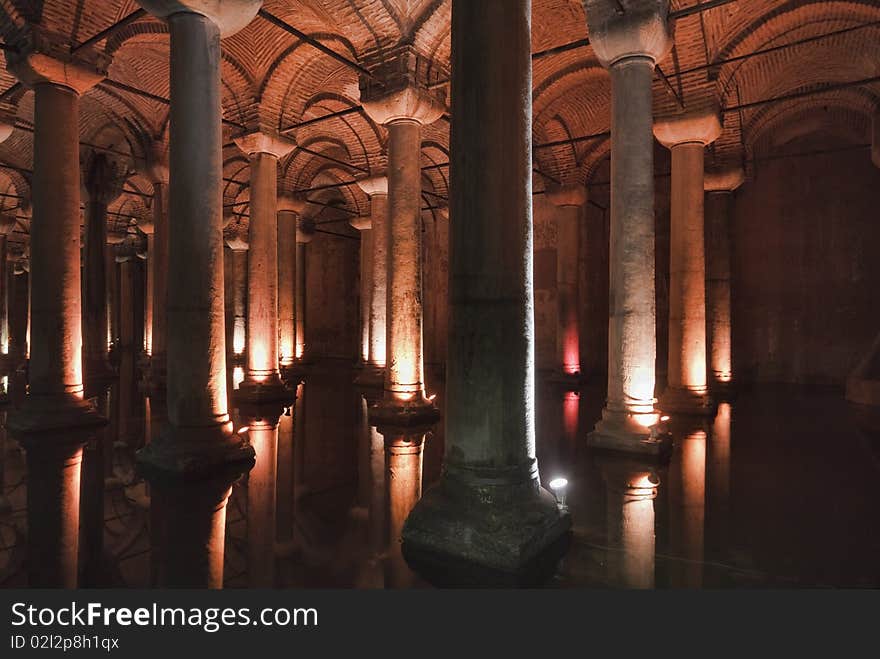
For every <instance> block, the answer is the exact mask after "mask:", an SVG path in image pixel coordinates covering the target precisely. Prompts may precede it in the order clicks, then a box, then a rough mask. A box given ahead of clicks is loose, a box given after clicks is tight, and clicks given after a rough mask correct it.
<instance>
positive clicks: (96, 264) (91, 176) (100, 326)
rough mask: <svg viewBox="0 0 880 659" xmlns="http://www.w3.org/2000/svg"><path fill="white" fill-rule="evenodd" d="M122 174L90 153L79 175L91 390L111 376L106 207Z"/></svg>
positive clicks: (86, 355) (100, 156)
mask: <svg viewBox="0 0 880 659" xmlns="http://www.w3.org/2000/svg"><path fill="white" fill-rule="evenodd" d="M123 177H124V173H123V172H122V171H120V169H119V168H118V167H117V166H116V164H115V163H113V162H111V161H110V159H109V158H108V157H107V156H106V154H104V153H93V154H92V155H91V157H90V158H89V160H88V162H87V165H86V168H85V170H84V172H83V190H84V191H85V193H86V209H85V245H84V262H85V266H84V273H85V281H84V282H83V284H84V285H83V362H84V363H83V369H84V371H85V380H86V382H87V383H88V384H89V387H92V386H101V384H102V383H103V385H104V386H106V381H107V380H108V378H110V377H112V376H113V369H112V368H111V367H110V354H109V345H108V340H107V276H108V275H107V271H106V267H107V256H106V254H107V207H108V206H109V205H110V204H111V203H112V202H113V201H114V200H116V199H117V198H119V195H120V194H121V192H122V183H123Z"/></svg>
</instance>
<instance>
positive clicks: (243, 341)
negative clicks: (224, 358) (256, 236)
mask: <svg viewBox="0 0 880 659" xmlns="http://www.w3.org/2000/svg"><path fill="white" fill-rule="evenodd" d="M247 274H248V252H247V250H246V249H235V250H232V276H233V278H234V282H233V291H232V293H233V303H232V304H233V307H234V312H233V313H234V321H233V322H234V326H233V330H232V344H233V345H232V350H233V352H234V353H235V354H236V355H243V354H245V349H246V348H247Z"/></svg>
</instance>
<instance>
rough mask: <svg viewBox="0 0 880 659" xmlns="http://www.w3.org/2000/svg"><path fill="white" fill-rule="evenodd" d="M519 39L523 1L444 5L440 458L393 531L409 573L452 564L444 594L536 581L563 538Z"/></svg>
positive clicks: (527, 65)
mask: <svg viewBox="0 0 880 659" xmlns="http://www.w3.org/2000/svg"><path fill="white" fill-rule="evenodd" d="M530 33H531V2H529V0H485V1H483V2H472V1H471V0H453V8H452V53H453V59H452V125H453V126H455V130H453V131H452V142H451V145H450V147H451V149H450V151H451V161H452V167H451V175H452V179H451V181H450V189H452V190H455V194H454V195H452V199H451V202H452V203H451V206H450V213H449V216H450V262H449V265H450V291H449V358H448V365H447V371H446V452H445V460H444V472H443V477H442V479H441V481H440V483H439V484H438V485H437V486H435V487H433V488H432V489H430V490H428V491H427V492H426V493H425V495H424V496H423V497H422V499H421V500H420V501H419V503H417V504H416V506H415V508H413V510H412V512H411V513H410V516H409V518H408V519H407V522H406V526H405V527H404V530H403V540H404V554H405V555H406V557H407V560H408V561H409V562H410V564H411V565H415V566H417V568H418V569H420V570H423V571H424V572H425V573H426V574H430V572H431V571H432V567H437V564H436V563H435V562H434V560H433V559H432V557H437V556H440V557H445V558H449V559H452V562H450V563H449V565H450V566H452V567H450V568H449V570H448V574H447V578H448V579H450V580H453V581H455V580H456V579H457V577H456V575H455V574H454V573H453V570H454V566H456V565H459V564H461V563H465V564H471V565H476V566H480V567H484V568H489V569H490V570H492V571H493V572H494V573H495V574H497V573H501V574H503V575H506V576H507V577H508V578H511V577H512V578H513V579H515V580H518V581H531V580H533V579H536V578H537V577H538V576H539V575H540V574H541V573H543V572H545V571H552V569H553V567H555V564H556V561H557V559H558V558H559V555H560V553H561V551H562V550H563V549H564V544H565V538H566V535H567V531H568V529H569V526H570V517H569V516H568V514H567V513H563V512H561V511H560V509H559V508H558V507H557V505H556V500H555V498H554V496H553V495H552V494H550V493H549V492H547V491H546V490H544V489H543V488H542V487H541V483H540V478H539V475H538V463H537V459H536V457H535V382H534V378H535V345H534V341H535V338H534V334H535V332H534V299H533V295H534V293H533V272H532V153H531V141H532V126H531V116H532V108H531V104H532V67H531V61H532V60H531V34H530ZM475 34H479V35H480V38H479V39H475V38H474V36H473V35H475ZM441 562H446V561H445V560H444V561H441Z"/></svg>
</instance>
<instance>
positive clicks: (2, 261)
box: [0, 140, 15, 355]
mask: <svg viewBox="0 0 880 659" xmlns="http://www.w3.org/2000/svg"><path fill="white" fill-rule="evenodd" d="M0 141H2V140H0ZM14 229H15V215H4V216H2V217H0V351H2V353H3V354H4V355H8V354H9V353H10V349H9V277H8V274H7V271H8V268H7V251H8V246H7V240H8V239H7V236H8V235H9V234H10V233H12V231H13V230H14Z"/></svg>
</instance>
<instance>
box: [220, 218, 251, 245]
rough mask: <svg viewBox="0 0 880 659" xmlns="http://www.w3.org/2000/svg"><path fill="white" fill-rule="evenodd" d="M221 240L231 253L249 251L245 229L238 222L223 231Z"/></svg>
mask: <svg viewBox="0 0 880 659" xmlns="http://www.w3.org/2000/svg"><path fill="white" fill-rule="evenodd" d="M223 239H224V240H225V241H226V246H227V247H228V248H229V249H231V250H232V251H233V252H246V251H247V250H248V249H250V245H249V244H248V233H247V228H246V227H245V226H244V224H242V223H240V222H239V223H235V224H229V225H227V226H226V228H225V229H224V230H223Z"/></svg>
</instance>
